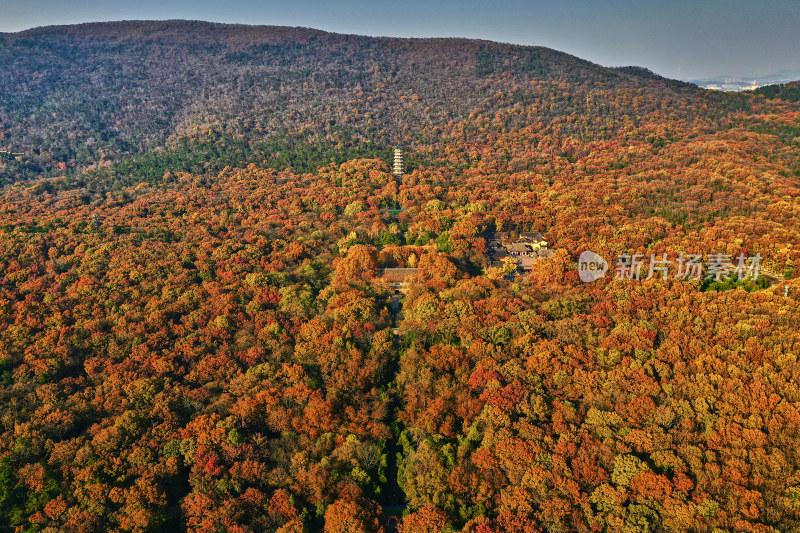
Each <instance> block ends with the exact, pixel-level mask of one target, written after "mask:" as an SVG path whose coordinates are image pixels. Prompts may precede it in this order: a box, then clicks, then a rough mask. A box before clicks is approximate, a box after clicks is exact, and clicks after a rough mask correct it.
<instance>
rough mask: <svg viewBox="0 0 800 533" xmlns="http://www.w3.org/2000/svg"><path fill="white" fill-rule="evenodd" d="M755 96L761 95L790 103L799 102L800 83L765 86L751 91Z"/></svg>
mask: <svg viewBox="0 0 800 533" xmlns="http://www.w3.org/2000/svg"><path fill="white" fill-rule="evenodd" d="M753 92H754V93H756V94H763V95H764V96H765V97H767V98H768V99H773V98H780V99H782V100H788V101H790V102H800V81H793V82H791V83H782V84H778V85H765V86H764V87H759V88H758V89H755V90H754V91H753Z"/></svg>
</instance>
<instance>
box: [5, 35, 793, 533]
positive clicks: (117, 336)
mask: <svg viewBox="0 0 800 533" xmlns="http://www.w3.org/2000/svg"><path fill="white" fill-rule="evenodd" d="M798 100H799V98H798V97H797V87H796V86H795V85H792V84H789V85H786V86H781V87H773V88H766V89H762V90H759V91H756V92H752V93H740V94H728V93H722V92H714V91H706V90H703V89H700V88H698V87H696V86H694V85H690V84H686V83H683V82H678V81H674V80H668V79H665V78H662V77H660V76H658V75H656V74H654V73H652V72H650V71H648V70H646V69H641V68H636V67H625V68H614V69H611V68H605V67H601V66H599V65H595V64H592V63H590V62H587V61H584V60H581V59H578V58H576V57H573V56H570V55H567V54H563V53H560V52H557V51H554V50H549V49H546V48H540V47H524V46H516V45H509V44H499V43H494V42H488V41H475V40H465V39H397V38H373V37H360V36H352V35H338V34H330V33H325V32H321V31H316V30H310V29H302V28H286V27H256V26H237V25H221V24H210V23H199V22H182V21H169V22H119V23H98V24H85V25H77V26H59V27H47V28H37V29H33V30H28V31H25V32H20V33H15V34H0V181H1V182H2V183H1V184H0V185H1V187H0V531H9V532H11V531H19V532H56V531H81V532H107V531H135V532H151V531H192V532H217V531H231V532H242V533H244V532H274V533H277V532H281V533H290V532H291V533H301V532H303V533H305V532H308V533H311V532H325V533H339V532H342V533H345V532H348V533H349V532H352V533H356V532H365V533H367V532H368V533H377V532H379V531H381V532H384V533H390V532H391V531H394V529H392V528H394V526H393V525H390V523H389V522H387V519H388V518H389V516H397V517H398V519H399V520H400V525H399V527H400V531H402V532H403V533H428V532H430V533H454V532H457V531H458V532H461V531H463V532H468V533H523V532H524V533H528V532H542V533H545V532H548V533H551V532H552V533H555V532H572V531H581V532H589V531H603V532H620V531H622V532H631V533H632V532H653V533H655V532H665V531H670V532H682V531H697V532H706V531H707V532H718V533H721V532H734V531H747V532H759V533H762V532H763V533H768V532H769V533H772V532H784V531H786V532H789V531H796V530H798V528H800V364H798V356H800V306H798V302H800V279H798V276H800V272H798V271H797V266H798V263H800V102H798ZM395 145H402V147H403V149H404V151H405V163H406V171H405V173H404V174H403V175H402V176H401V177H398V176H395V175H394V174H393V172H392V166H391V165H392V157H393V152H392V148H393V147H394V146H395ZM522 232H541V234H542V236H543V237H544V238H545V239H546V241H547V243H548V246H549V249H550V250H552V254H551V255H550V256H548V257H546V258H541V259H538V260H536V261H535V262H534V263H533V266H532V267H531V268H530V269H529V270H525V271H518V270H516V268H515V266H516V265H514V264H513V262H512V261H505V262H503V263H501V264H498V263H497V262H496V261H495V262H492V261H491V260H490V256H489V255H488V253H487V252H488V248H487V236H488V235H490V234H495V233H497V234H499V233H504V234H508V235H511V236H512V237H516V236H519V235H520V234H521V233H522ZM585 250H592V251H594V252H596V253H597V254H599V255H601V256H602V257H605V258H606V259H607V260H608V261H609V263H610V270H609V272H608V273H607V274H606V276H605V277H603V278H601V279H599V280H597V281H594V282H591V283H584V282H583V281H581V279H580V277H579V274H578V258H579V256H580V254H581V252H583V251H585ZM624 254H642V257H644V267H643V268H644V271H645V273H646V272H647V267H648V262H649V261H650V258H651V255H652V256H655V257H661V256H662V255H663V254H666V255H667V256H669V257H670V258H674V257H676V256H678V255H679V254H685V255H689V254H700V255H702V256H704V257H707V256H711V255H712V254H724V255H727V256H730V257H732V258H735V257H737V256H740V255H744V256H747V257H755V256H759V257H760V258H761V264H760V267H761V273H760V275H758V276H757V277H756V278H755V279H752V280H749V281H738V280H734V279H731V280H716V279H703V278H701V279H679V278H676V277H674V276H668V277H667V278H666V279H663V278H662V277H661V276H654V277H653V278H652V279H648V280H644V279H639V280H637V279H615V278H616V277H615V275H614V269H615V264H614V258H615V257H619V256H621V255H624ZM395 268H402V269H415V270H404V271H402V272H404V273H406V274H404V275H405V276H407V278H405V282H404V283H403V284H402V286H400V285H398V284H393V282H392V281H391V280H390V279H389V277H388V276H387V275H386V272H385V270H384V269H395ZM398 272H400V271H398ZM392 524H393V523H392Z"/></svg>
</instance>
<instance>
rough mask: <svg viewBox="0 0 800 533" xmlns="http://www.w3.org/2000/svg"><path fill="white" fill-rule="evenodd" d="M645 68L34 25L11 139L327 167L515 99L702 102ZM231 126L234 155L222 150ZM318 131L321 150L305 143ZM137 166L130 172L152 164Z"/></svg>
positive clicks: (571, 105) (204, 29) (128, 27)
mask: <svg viewBox="0 0 800 533" xmlns="http://www.w3.org/2000/svg"><path fill="white" fill-rule="evenodd" d="M643 72H644V71H643V70H637V69H630V68H627V69H607V68H603V67H601V66H599V65H595V64H592V63H589V62H587V61H584V60H580V59H578V58H576V57H573V56H570V55H567V54H564V53H560V52H556V51H554V50H550V49H547V48H542V47H524V46H515V45H508V44H499V43H493V42H488V41H477V40H466V39H399V38H376V37H363V36H354V35H338V34H331V33H325V32H322V31H317V30H310V29H303V28H286V27H272V26H265V27H258V26H240V25H223V24H211V23H204V22H186V21H167V22H114V23H93V24H81V25H75V26H56V27H45V28H36V29H32V30H28V31H24V32H19V33H15V34H3V35H2V37H0V148H1V147H7V149H9V150H11V151H15V152H24V153H25V154H26V157H25V158H24V161H23V162H22V163H20V164H18V165H16V166H15V167H14V169H13V173H14V175H15V176H16V177H19V176H22V175H24V176H35V175H40V174H42V173H44V174H48V175H56V174H58V173H59V172H62V171H64V170H72V171H80V170H82V169H84V168H85V167H87V166H89V165H93V164H94V165H96V164H104V163H106V162H108V161H111V160H119V158H120V156H133V159H135V158H136V156H142V155H147V156H149V157H146V158H145V160H146V161H147V163H145V166H147V167H148V168H150V169H152V167H153V166H154V161H155V160H163V159H164V157H165V156H164V154H162V153H158V152H159V151H161V150H163V149H164V148H165V147H173V148H175V147H176V146H178V147H181V150H180V151H182V152H183V153H181V154H178V155H177V156H175V157H173V161H172V163H171V165H172V167H173V168H174V167H175V166H176V165H181V166H183V167H185V168H184V170H192V169H194V170H195V171H197V170H201V169H203V170H208V168H207V167H208V166H209V165H211V164H212V163H210V162H209V161H208V159H210V158H208V157H205V154H206V153H207V152H208V151H209V149H210V150H211V151H212V153H213V154H214V156H215V157H214V158H213V159H215V160H217V161H223V164H222V166H220V167H219V168H216V167H215V168H211V169H210V170H217V171H218V170H221V168H222V167H223V166H224V165H225V164H231V163H241V162H242V161H243V160H244V161H245V162H256V163H259V164H261V163H262V162H263V161H264V159H266V160H267V161H268V163H270V164H272V165H273V166H276V167H286V166H292V167H294V168H302V169H303V170H313V169H314V168H316V166H317V165H318V164H321V163H327V162H328V160H329V159H330V158H331V157H333V158H334V159H335V160H337V161H339V162H341V161H343V160H344V159H346V158H350V157H354V156H362V157H366V156H375V155H376V148H375V146H385V145H387V144H392V143H393V142H395V141H403V142H406V143H411V142H413V143H420V144H430V143H433V142H435V141H436V140H437V133H438V130H437V128H441V127H442V126H445V125H446V124H448V123H449V122H451V121H461V120H464V119H466V118H468V117H469V116H470V114H474V113H476V112H480V113H486V114H494V113H496V112H498V111H500V110H507V109H510V108H512V107H513V106H514V105H530V104H539V109H538V113H537V115H538V119H539V120H542V121H548V120H550V119H553V118H555V117H563V116H568V115H570V114H572V113H575V112H578V113H581V112H585V111H588V110H587V109H586V107H587V105H589V104H590V103H591V104H592V105H593V106H596V108H597V109H594V111H593V112H595V113H598V114H600V115H606V116H608V117H609V118H611V119H614V117H615V116H619V115H622V114H628V115H630V114H639V115H642V114H647V113H649V112H653V111H662V112H665V113H668V114H675V115H685V114H687V113H690V114H694V113H702V112H703V111H701V110H700V109H699V108H695V109H691V110H690V109H688V108H687V107H686V106H685V105H683V104H682V103H681V102H682V101H683V100H685V99H686V98H697V97H698V96H699V95H701V94H702V93H703V92H702V91H701V90H700V89H697V88H696V87H694V86H691V85H688V84H683V83H681V82H675V81H670V80H665V79H663V78H659V77H656V76H652V75H643ZM562 84H566V86H563V85H562ZM566 87H568V90H565V88H566ZM619 90H628V91H631V92H641V91H644V100H643V101H642V102H639V103H638V104H637V105H636V106H629V105H628V104H625V103H623V102H615V101H613V100H610V99H609V93H610V92H615V91H619ZM498 93H501V94H505V95H506V96H505V98H504V99H497V98H495V96H496V95H497V94H498ZM708 98H709V99H710V100H711V101H714V100H715V99H716V100H717V101H716V102H714V104H715V105H714V106H713V107H712V110H711V114H712V115H714V114H717V112H718V110H717V105H718V104H720V103H723V102H724V103H725V105H733V106H743V105H746V103H745V102H746V101H745V100H743V99H741V98H737V97H735V96H725V97H722V96H715V97H708ZM723 107H724V106H723ZM521 124H523V122H520V121H516V122H514V121H513V120H512V121H511V122H510V123H509V124H508V126H509V127H512V128H513V127H518V126H519V125H521ZM203 132H205V133H207V134H210V135H211V136H212V138H211V139H209V138H205V137H203V136H202V135H203ZM596 134H597V132H592V135H593V136H596ZM220 140H222V142H225V143H226V145H227V146H228V147H230V148H231V149H232V151H233V152H235V155H230V154H229V155H228V156H227V158H226V155H225V153H224V152H226V151H223V150H218V149H215V148H214V144H215V143H218V142H219V141H220ZM308 144H313V145H314V146H315V147H316V152H314V153H308V154H306V153H304V152H303V151H302V150H301V149H300V148H302V146H303V145H308ZM154 151H156V153H154ZM217 152H219V153H217ZM287 152H294V154H293V155H291V156H290V155H288V154H287ZM276 154H278V155H276ZM159 162H161V163H163V161H159ZM132 166H133V168H131V166H130V165H129V166H126V167H123V168H121V170H120V171H121V173H131V172H133V173H138V174H146V172H145V171H144V170H143V169H141V168H139V167H138V166H137V165H136V164H134V165H132ZM156 166H158V165H156ZM161 166H164V165H163V164H162V165H161ZM11 172H12V171H11V170H8V171H6V172H4V173H3V177H4V178H5V180H6V181H7V180H8V179H9V178H10V174H11Z"/></svg>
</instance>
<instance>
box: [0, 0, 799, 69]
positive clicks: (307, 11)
mask: <svg viewBox="0 0 800 533" xmlns="http://www.w3.org/2000/svg"><path fill="white" fill-rule="evenodd" d="M130 19H140V20H143V19H190V20H208V21H213V22H237V23H245V24H276V25H287V26H305V27H312V28H318V29H322V30H327V31H335V32H341V33H358V34H363V35H392V36H403V37H432V36H458V37H473V38H482V39H491V40H496V41H503V42H512V43H519V44H536V45H541V46H548V47H551V48H555V49H557V50H562V51H565V52H569V53H571V54H574V55H577V56H579V57H582V58H585V59H589V60H591V61H594V62H597V63H600V64H603V65H606V66H620V65H639V66H644V67H648V68H650V69H652V70H654V71H656V72H658V73H659V74H663V75H665V76H669V77H673V78H680V79H692V78H700V77H710V76H716V75H721V74H728V75H734V76H762V75H765V74H769V73H772V72H775V71H777V70H781V69H798V68H800V2H799V1H798V0H661V1H655V0H560V1H559V0H542V1H521V0H496V1H495V2H488V1H486V0H480V1H479V0H460V1H456V0H446V1H439V2H436V1H433V0H429V1H420V0H408V1H405V2H399V1H398V2H386V1H381V0H373V1H365V0H346V1H333V0H331V1H320V0H284V1H273V0H265V1H260V2H256V1H243V0H226V1H219V0H213V1H212V0H139V1H137V2H122V1H118V0H80V1H75V0H28V1H25V2H16V1H12V0H0V31H3V32H12V31H20V30H23V29H27V28H31V27H35V26H44V25H51V24H72V23H78V22H91V21H106V20H130Z"/></svg>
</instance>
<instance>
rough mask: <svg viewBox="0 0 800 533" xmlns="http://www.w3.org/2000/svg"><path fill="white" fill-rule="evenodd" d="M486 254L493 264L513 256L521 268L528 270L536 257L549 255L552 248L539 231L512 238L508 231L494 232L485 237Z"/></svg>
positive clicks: (501, 262)
mask: <svg viewBox="0 0 800 533" xmlns="http://www.w3.org/2000/svg"><path fill="white" fill-rule="evenodd" d="M486 244H487V252H486V253H487V255H488V256H489V261H490V262H491V263H492V265H493V266H501V265H502V264H503V260H505V259H506V258H508V257H511V258H513V259H514V260H515V261H516V263H517V267H518V268H519V269H521V270H523V271H524V270H530V269H531V268H533V264H534V263H535V262H536V260H537V259H542V258H547V257H551V256H552V255H553V250H550V249H548V248H547V241H546V240H545V238H544V237H543V236H542V234H541V233H539V232H538V231H537V232H523V233H520V234H519V237H517V238H515V239H512V238H511V237H510V236H509V234H508V232H495V233H492V234H491V235H489V237H488V238H487V239H486Z"/></svg>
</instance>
